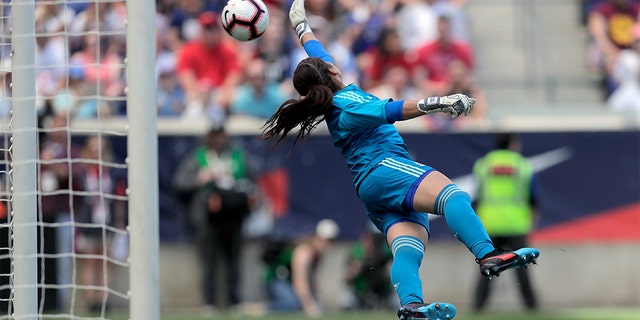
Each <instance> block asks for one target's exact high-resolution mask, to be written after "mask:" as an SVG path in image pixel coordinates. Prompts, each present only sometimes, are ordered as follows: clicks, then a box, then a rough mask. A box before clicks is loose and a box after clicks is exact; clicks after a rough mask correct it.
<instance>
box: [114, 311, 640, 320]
mask: <svg viewBox="0 0 640 320" xmlns="http://www.w3.org/2000/svg"><path fill="white" fill-rule="evenodd" d="M125 319H126V317H124V318H114V320H125ZM204 319H215V320H238V319H256V320H258V319H260V320H309V319H312V318H309V317H305V316H304V315H302V314H271V315H268V316H264V317H252V316H239V315H231V314H228V315H225V314H218V315H216V316H209V317H205V316H200V315H197V314H196V315H188V314H185V313H180V314H177V313H172V312H166V313H163V314H162V320H204ZM317 319H326V320H394V319H397V317H396V315H395V313H393V312H373V311H363V312H339V313H327V314H325V315H323V316H322V317H320V318H317ZM514 319H517V320H639V319H640V309H575V310H574V309H570V310H569V309H567V310H558V311H551V310H543V311H540V312H536V313H528V312H518V311H510V312H491V311H487V312H484V313H479V314H476V313H473V312H459V313H458V315H457V316H456V317H455V320H514Z"/></svg>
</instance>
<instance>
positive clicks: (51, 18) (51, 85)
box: [35, 0, 75, 108]
mask: <svg viewBox="0 0 640 320" xmlns="http://www.w3.org/2000/svg"><path fill="white" fill-rule="evenodd" d="M74 15H75V13H74V12H73V10H71V9H68V8H66V6H65V5H64V4H62V3H55V2H53V1H51V0H46V1H41V2H39V3H38V5H37V6H36V10H35V20H36V25H35V29H36V92H37V94H38V96H39V97H40V98H39V99H37V104H38V107H39V108H42V107H44V104H45V100H47V99H48V97H51V96H53V95H54V94H56V92H57V91H58V90H59V88H60V87H61V86H63V85H64V84H65V80H66V79H65V75H66V73H65V67H64V66H65V63H66V62H67V57H68V54H69V50H68V45H67V41H66V39H65V38H64V36H62V35H61V32H64V31H65V30H67V29H66V28H68V25H69V23H70V21H72V19H73V17H74Z"/></svg>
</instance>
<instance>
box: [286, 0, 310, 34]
mask: <svg viewBox="0 0 640 320" xmlns="http://www.w3.org/2000/svg"><path fill="white" fill-rule="evenodd" d="M289 20H290V21H291V26H292V27H293V30H294V31H295V32H296V35H297V36H298V39H300V42H302V36H304V35H305V34H307V33H312V32H313V31H311V27H310V26H309V22H308V21H307V13H306V11H305V9H304V0H294V1H293V3H292V4H291V8H290V9H289Z"/></svg>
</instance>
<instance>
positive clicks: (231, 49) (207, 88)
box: [176, 11, 240, 121]
mask: <svg viewBox="0 0 640 320" xmlns="http://www.w3.org/2000/svg"><path fill="white" fill-rule="evenodd" d="M198 22H199V23H200V26H201V27H202V30H201V34H200V37H199V38H197V39H195V40H193V41H191V42H188V43H187V44H185V45H184V46H183V47H182V48H181V50H180V51H179V52H178V62H177V66H176V70H177V73H178V79H179V81H180V85H181V86H182V87H183V88H184V90H185V93H186V98H187V109H186V111H185V112H186V113H187V114H186V116H192V117H200V116H202V115H205V114H206V115H208V116H209V117H210V118H212V119H213V120H216V121H223V120H224V119H225V117H226V115H227V111H228V110H229V106H230V103H231V100H232V95H233V91H234V89H235V88H236V87H237V85H238V84H239V82H240V63H239V61H238V49H237V47H236V46H235V45H234V44H233V43H232V42H229V41H226V40H225V39H224V38H223V36H224V35H223V33H222V27H221V26H220V24H219V23H218V15H217V14H216V13H215V12H213V11H205V12H203V13H202V14H200V16H198Z"/></svg>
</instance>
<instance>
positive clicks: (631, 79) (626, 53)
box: [607, 49, 640, 117]
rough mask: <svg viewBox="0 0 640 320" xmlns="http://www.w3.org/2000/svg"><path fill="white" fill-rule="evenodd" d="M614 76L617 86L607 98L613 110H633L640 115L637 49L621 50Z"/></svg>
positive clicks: (639, 79)
mask: <svg viewBox="0 0 640 320" xmlns="http://www.w3.org/2000/svg"><path fill="white" fill-rule="evenodd" d="M612 78H613V80H614V81H615V82H616V83H617V86H616V89H615V90H614V91H613V92H612V93H611V95H610V96H609V98H608V99H607V105H608V106H609V107H610V108H611V109H612V110H615V111H622V112H631V113H632V114H634V115H635V116H638V117H640V56H639V55H638V52H637V51H634V50H631V49H625V50H622V51H620V54H619V55H618V59H617V61H616V64H615V65H614V68H613V74H612Z"/></svg>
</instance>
